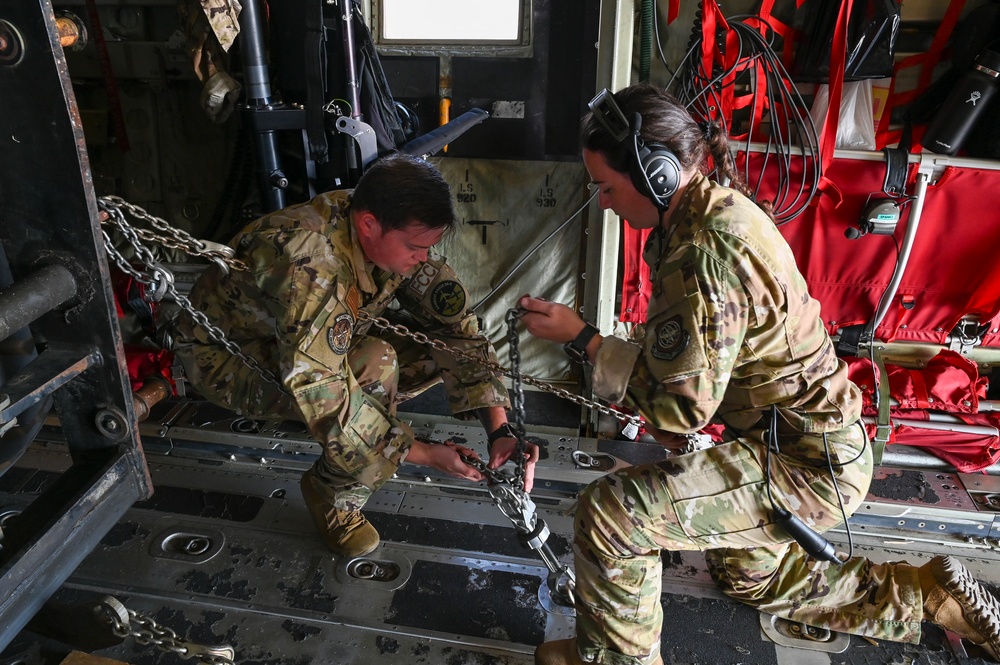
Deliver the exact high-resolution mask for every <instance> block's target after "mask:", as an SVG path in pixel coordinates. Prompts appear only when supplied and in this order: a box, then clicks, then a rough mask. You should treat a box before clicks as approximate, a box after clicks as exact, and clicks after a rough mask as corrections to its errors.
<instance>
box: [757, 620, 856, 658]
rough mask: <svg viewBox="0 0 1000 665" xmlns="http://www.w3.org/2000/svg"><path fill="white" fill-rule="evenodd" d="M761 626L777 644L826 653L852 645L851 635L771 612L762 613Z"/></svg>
mask: <svg viewBox="0 0 1000 665" xmlns="http://www.w3.org/2000/svg"><path fill="white" fill-rule="evenodd" d="M760 628H761V630H762V631H764V635H766V636H767V637H768V639H770V640H771V641H772V642H774V643H775V644H780V645H782V646H786V647H795V648H797V649H808V650H810V651H822V652H825V653H843V652H845V651H847V647H849V646H850V645H851V636H850V635H848V634H847V633H837V632H834V631H832V630H829V629H827V628H817V627H815V626H808V625H806V624H804V623H801V622H798V621H790V620H788V619H782V618H780V617H776V616H772V615H770V614H765V613H764V612H761V613H760Z"/></svg>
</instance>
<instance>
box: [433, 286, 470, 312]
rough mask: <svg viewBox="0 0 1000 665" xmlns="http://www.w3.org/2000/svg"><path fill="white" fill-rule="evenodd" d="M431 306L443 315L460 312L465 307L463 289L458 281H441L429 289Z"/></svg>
mask: <svg viewBox="0 0 1000 665" xmlns="http://www.w3.org/2000/svg"><path fill="white" fill-rule="evenodd" d="M431 307H432V308H433V309H434V311H435V312H437V313H438V314H440V315H441V316H444V317H452V316H457V315H458V314H461V313H462V311H463V310H464V309H465V289H463V288H462V285H461V284H459V283H458V282H454V281H451V280H448V281H445V282H441V283H440V284H438V285H437V286H435V287H434V290H433V291H431Z"/></svg>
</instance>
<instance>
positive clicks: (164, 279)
mask: <svg viewBox="0 0 1000 665" xmlns="http://www.w3.org/2000/svg"><path fill="white" fill-rule="evenodd" d="M111 199H117V197H102V198H101V199H100V200H99V201H98V205H99V206H100V207H101V209H102V210H104V211H105V212H106V213H108V217H107V220H105V222H104V223H105V224H107V225H108V226H111V227H113V228H115V229H117V230H118V232H119V233H121V234H122V236H123V237H124V238H125V240H126V241H127V242H128V243H129V245H130V246H131V247H132V250H133V251H134V252H135V255H136V258H137V259H138V261H139V262H140V263H142V264H143V265H144V266H145V268H146V270H145V272H142V271H139V270H137V269H136V268H135V267H134V266H133V265H132V264H131V262H130V261H129V260H128V259H126V258H125V256H124V255H123V254H122V253H121V252H119V251H118V248H117V247H115V244H114V243H113V242H112V240H111V236H110V235H108V233H107V231H105V230H104V229H101V233H102V234H103V235H104V249H105V251H106V252H107V254H108V256H109V257H110V258H111V260H112V261H114V263H115V265H116V266H118V268H119V269H120V270H121V271H122V272H124V273H125V274H127V275H129V276H131V277H132V278H133V279H135V280H136V281H138V282H140V283H142V284H144V285H146V287H147V294H148V295H149V298H150V300H153V301H157V302H158V301H160V300H162V299H163V298H164V297H165V296H170V298H171V299H173V301H174V302H175V303H177V306H178V307H180V308H181V309H183V310H184V311H185V312H187V313H188V315H189V316H190V317H191V319H192V320H193V321H194V322H195V323H196V324H198V325H199V326H201V327H202V328H204V329H205V332H207V333H208V336H209V337H210V338H211V339H212V341H213V342H215V343H217V344H221V345H222V346H223V347H224V348H225V349H226V351H228V352H229V353H230V354H232V355H233V356H235V357H237V358H239V359H240V361H241V362H242V363H243V364H244V365H245V366H246V367H248V368H249V369H250V370H252V371H254V372H256V373H257V374H258V375H259V376H260V377H261V378H263V379H264V380H265V381H267V382H268V383H271V384H273V385H275V386H277V387H278V388H279V389H280V390H281V391H282V392H285V393H286V394H287V392H288V391H287V390H286V389H285V387H284V386H283V385H282V383H281V381H279V380H278V378H277V377H276V376H274V374H272V373H271V372H270V371H269V370H268V369H267V368H265V367H263V366H262V365H261V364H260V363H259V362H257V359H256V358H254V357H253V356H249V355H247V354H246V353H244V352H243V349H242V348H240V345H239V344H237V343H236V342H234V341H232V340H231V339H229V338H228V337H226V334H225V332H223V330H222V329H221V328H219V327H218V326H215V325H213V324H212V322H211V321H209V319H208V315H206V314H205V313H204V312H202V311H201V310H199V309H197V308H196V307H195V306H194V305H192V304H191V301H190V300H188V299H187V297H186V296H184V295H183V294H181V293H180V292H179V291H178V290H177V287H176V286H175V285H174V279H173V275H172V274H171V272H170V271H169V270H167V269H166V268H164V267H163V266H162V265H161V264H160V263H159V262H158V261H157V260H156V257H155V256H153V253H152V251H150V250H149V248H148V247H146V246H145V245H144V244H143V243H142V238H143V237H144V236H143V235H142V234H141V233H140V231H142V229H137V228H135V227H134V226H132V225H131V224H129V223H128V221H127V220H126V219H125V216H124V214H122V211H121V208H122V207H126V208H127V209H128V210H129V212H131V213H132V215H133V216H135V217H137V218H140V219H146V220H148V219H156V220H158V222H159V223H158V224H157V227H158V228H159V227H160V226H166V223H165V222H163V220H160V219H159V218H157V217H153V216H152V215H150V214H149V213H147V212H145V211H144V210H142V209H141V208H138V207H137V206H133V205H131V204H126V203H125V202H124V201H121V199H117V200H111ZM119 201H121V204H124V205H121V204H119V203H118V202H119ZM136 211H138V212H136ZM168 228H169V227H168ZM173 232H175V233H177V234H183V235H184V236H187V234H186V233H185V232H184V231H181V230H180V229H173ZM154 237H157V238H158V237H159V236H155V235H154ZM178 237H181V236H178ZM187 237H188V238H191V236H187ZM191 239H192V240H194V239H193V238H191ZM195 242H201V241H195ZM173 246H174V247H177V248H179V249H186V248H184V247H178V246H177V245H173ZM227 249H229V248H227ZM196 255H198V256H207V253H206V252H198V253H196ZM213 260H214V259H213ZM226 265H228V266H230V267H232V268H234V269H236V270H246V269H247V267H246V264H244V263H243V262H242V261H239V260H236V259H232V260H227V263H226Z"/></svg>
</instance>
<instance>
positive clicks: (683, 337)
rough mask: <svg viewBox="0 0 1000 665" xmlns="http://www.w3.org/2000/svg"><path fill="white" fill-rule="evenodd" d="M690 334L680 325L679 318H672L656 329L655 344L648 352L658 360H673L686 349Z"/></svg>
mask: <svg viewBox="0 0 1000 665" xmlns="http://www.w3.org/2000/svg"><path fill="white" fill-rule="evenodd" d="M690 342H691V334H690V333H689V332H688V331H687V330H685V329H684V326H683V325H681V317H680V316H674V317H671V318H670V319H668V320H667V321H666V322H664V323H661V324H660V325H659V327H657V329H656V343H655V344H654V345H653V348H652V349H651V350H650V352H651V353H652V354H653V357H655V358H659V359H660V360H673V359H674V358H676V357H677V356H679V355H680V354H681V352H682V351H684V349H686V348H687V346H688V344H690Z"/></svg>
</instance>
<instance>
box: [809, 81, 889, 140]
mask: <svg viewBox="0 0 1000 665" xmlns="http://www.w3.org/2000/svg"><path fill="white" fill-rule="evenodd" d="M829 105H830V86H828V85H826V84H825V83H824V84H823V85H820V86H818V87H817V88H816V98H815V99H814V100H813V106H812V110H811V111H810V115H811V116H812V119H813V123H814V124H815V125H816V132H817V133H822V131H823V129H822V128H823V122H824V121H825V120H826V111H827V107H828V106H829ZM872 107H873V102H872V82H871V79H864V80H861V81H847V82H845V83H844V89H843V93H842V94H841V96H840V122H839V123H838V124H837V147H838V148H843V149H845V150H874V149H875V118H874V111H873V108H872Z"/></svg>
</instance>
